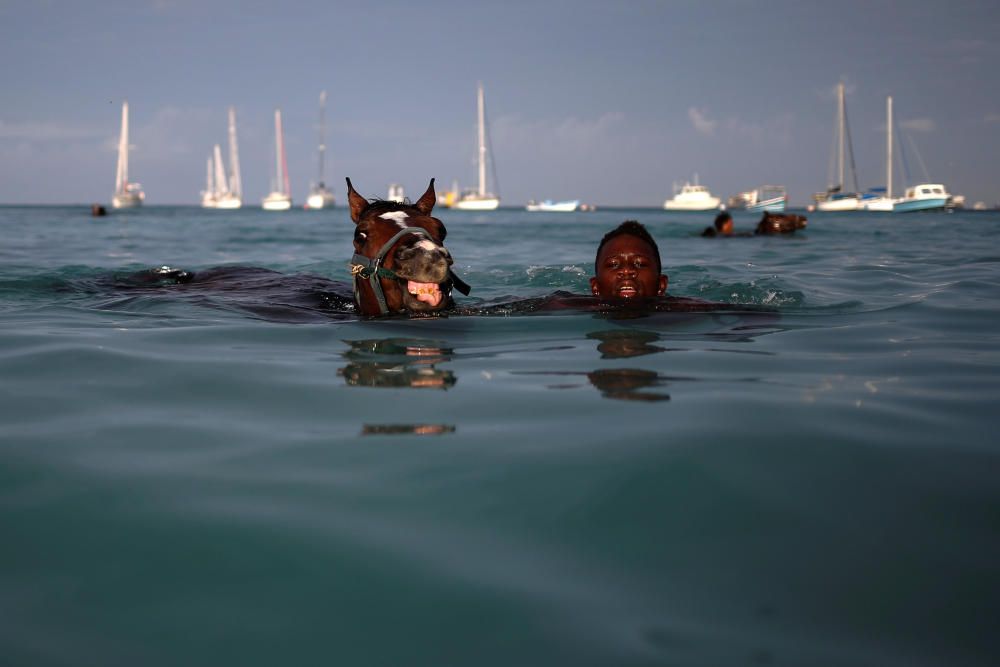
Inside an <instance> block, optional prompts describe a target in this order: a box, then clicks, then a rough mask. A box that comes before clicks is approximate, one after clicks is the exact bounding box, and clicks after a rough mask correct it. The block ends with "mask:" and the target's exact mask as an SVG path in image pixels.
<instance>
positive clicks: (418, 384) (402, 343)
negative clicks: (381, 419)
mask: <svg viewBox="0 0 1000 667" xmlns="http://www.w3.org/2000/svg"><path fill="white" fill-rule="evenodd" d="M346 342H347V343H348V345H350V349H348V350H347V351H346V352H344V353H343V354H344V358H345V359H347V360H348V362H349V363H348V364H347V365H346V366H344V367H343V368H340V369H338V370H337V374H338V375H340V376H341V377H343V378H344V381H345V382H346V383H347V384H348V386H350V387H376V388H393V389H398V388H406V389H450V388H451V387H454V386H455V382H456V379H455V374H454V373H452V372H451V371H448V370H442V369H440V368H436V367H435V364H439V363H441V362H444V361H449V360H450V359H451V355H452V354H453V350H452V349H451V348H448V347H443V346H442V345H441V343H440V342H439V341H433V340H421V339H410V338H384V339H366V340H351V341H346ZM454 432H455V427H454V425H452V424H364V425H363V426H362V427H361V435H445V434H448V433H454Z"/></svg>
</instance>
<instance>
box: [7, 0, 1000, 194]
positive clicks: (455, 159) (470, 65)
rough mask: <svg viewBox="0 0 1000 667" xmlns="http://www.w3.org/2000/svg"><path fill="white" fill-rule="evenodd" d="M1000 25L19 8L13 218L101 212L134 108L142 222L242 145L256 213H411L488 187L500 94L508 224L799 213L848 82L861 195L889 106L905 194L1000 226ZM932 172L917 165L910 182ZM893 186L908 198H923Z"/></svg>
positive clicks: (690, 13) (299, 0)
mask: <svg viewBox="0 0 1000 667" xmlns="http://www.w3.org/2000/svg"><path fill="white" fill-rule="evenodd" d="M998 36H1000V3H997V2H996V0H988V1H979V0H970V1H963V0H957V1H954V2H950V3H941V2H936V1H935V2H930V1H925V0H911V1H906V2H903V1H898V2H897V1H886V0H870V1H865V2H857V1H853V0H848V1H841V2H838V3H831V2H812V1H809V0H800V1H793V2H785V1H783V0H774V1H760V0H718V1H714V0H700V1H697V0H696V1H690V2H689V1H686V0H685V1H680V0H678V1H667V0H663V1H654V0H621V1H618V2H607V0H599V1H593V2H592V1H590V0H579V1H569V0H561V1H547V0H532V1H529V2H522V1H521V0H505V1H504V2H495V1H494V2H474V1H471V0H466V1H464V2H450V1H441V2H434V1H428V2H418V1H416V0H410V1H400V2H386V1H382V0H365V1H363V2H341V1H340V0H324V1H316V2H313V1H307V0H282V1H280V2H276V1H275V0H269V1H267V2H258V1H257V0H218V1H215V0H131V1H128V2H122V1H119V0H102V2H99V3H91V2H76V1H73V0H0V61H2V62H3V63H4V64H3V67H0V101H2V103H0V204H11V203H43V204H48V203H92V202H108V201H110V197H111V194H112V190H113V188H114V176H115V163H116V146H117V142H118V132H119V124H120V116H121V103H122V101H123V100H127V101H128V102H129V107H130V115H131V132H130V134H131V141H130V143H131V145H132V150H131V154H130V176H131V177H132V180H134V181H139V182H141V183H142V184H143V187H144V189H145V191H146V202H147V204H196V203H197V202H198V201H199V192H200V191H201V190H202V189H203V188H204V184H205V161H206V158H207V157H208V155H209V153H210V151H211V149H212V146H213V145H214V144H215V143H220V144H222V146H223V152H225V150H226V148H225V146H226V122H227V121H226V110H227V108H228V107H229V106H234V107H235V108H236V111H237V122H238V128H239V146H240V163H241V170H242V174H243V183H244V193H245V202H246V203H247V204H251V203H256V202H258V201H259V199H260V198H261V197H263V196H264V195H265V194H267V192H268V191H269V189H270V183H271V180H272V178H273V169H274V167H273V165H274V158H273V151H274V136H273V112H274V109H275V108H281V110H282V115H283V119H284V127H285V140H286V150H287V156H288V165H289V176H290V180H291V186H292V195H293V198H294V200H295V201H296V203H297V204H298V203H303V202H304V200H305V197H306V195H307V193H308V190H309V187H310V183H311V182H312V181H315V180H316V179H317V175H318V174H317V172H318V165H317V143H318V114H319V110H318V109H319V94H320V92H321V91H323V90H325V91H327V95H328V101H327V128H326V132H327V140H326V143H327V153H326V179H325V180H326V181H327V183H328V184H330V185H332V187H333V190H334V193H335V195H336V196H337V198H338V201H340V202H343V200H344V191H345V189H344V177H345V176H349V177H350V178H351V180H352V182H353V183H354V184H355V187H356V188H357V189H358V190H359V191H360V192H361V193H362V194H364V195H366V196H385V194H386V188H387V186H388V184H389V183H393V182H398V183H401V184H403V185H404V187H405V188H406V191H407V194H409V195H411V196H412V197H414V198H415V197H416V196H419V194H420V193H422V192H423V190H424V188H425V187H426V185H427V182H428V181H429V179H430V178H432V177H434V178H436V179H437V184H438V189H439V190H440V189H444V188H449V187H450V186H451V185H452V183H454V182H457V183H458V184H459V186H460V187H468V186H473V185H474V184H475V178H476V169H475V162H474V158H475V148H476V146H475V132H476V85H477V83H478V82H482V83H483V86H484V88H485V91H486V108H487V115H488V118H489V131H490V138H491V144H492V148H493V151H492V153H493V155H492V156H493V160H494V162H495V164H496V179H495V182H494V181H493V180H491V187H493V186H495V189H497V190H498V191H499V194H500V195H501V198H502V203H503V205H520V204H523V203H524V202H526V201H527V200H529V199H545V198H552V199H581V200H583V201H584V202H588V203H593V204H596V205H599V206H660V205H662V203H663V201H664V199H666V198H668V197H669V196H671V195H672V193H673V188H674V184H675V183H676V184H680V183H682V182H684V181H685V180H691V179H693V178H694V175H695V174H697V177H698V179H699V181H700V182H701V183H702V184H703V185H706V186H707V187H708V188H709V189H710V190H711V191H712V192H713V193H714V194H716V195H719V196H721V197H723V198H725V197H728V196H729V195H732V194H735V193H737V192H740V191H743V190H747V189H750V188H753V187H756V186H759V185H762V184H765V183H766V184H782V185H785V186H786V187H787V188H788V192H789V197H790V200H791V202H792V204H793V205H805V204H806V203H807V202H808V201H809V199H810V196H811V194H812V193H814V192H816V191H821V190H823V189H825V188H826V187H827V185H828V181H829V178H830V156H831V149H832V147H833V137H834V125H835V122H834V121H835V116H836V96H835V89H836V86H837V83H838V82H841V81H842V82H844V83H845V85H846V90H847V114H848V121H849V123H850V129H851V135H852V140H853V147H854V154H855V164H856V166H857V172H858V181H859V185H860V187H861V189H866V188H868V187H872V186H878V185H884V184H885V125H886V122H885V100H886V96H887V95H892V96H893V99H894V107H895V116H896V122H897V124H899V125H900V126H901V127H902V128H903V136H904V146H905V149H906V150H907V156H908V162H909V166H910V170H911V180H913V181H923V180H924V174H923V171H922V170H921V169H920V168H919V163H920V161H922V162H923V164H924V165H926V170H927V176H929V178H930V180H931V181H932V182H942V183H944V184H945V185H946V186H947V187H948V188H949V190H950V191H952V192H953V193H956V194H962V195H965V197H966V198H967V203H968V204H969V205H971V204H972V203H973V202H975V201H984V202H986V203H988V204H990V205H992V204H994V203H997V202H1000V168H998V164H1000V160H998V157H997V156H998V155H1000V86H998V82H1000V74H998V72H1000V39H998ZM917 156H919V159H918V158H917ZM900 171H901V170H899V169H897V173H896V175H895V176H894V180H895V184H896V188H897V190H898V188H899V186H900V184H901V183H903V181H904V174H902V173H899V172H900Z"/></svg>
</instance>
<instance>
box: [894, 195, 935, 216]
mask: <svg viewBox="0 0 1000 667" xmlns="http://www.w3.org/2000/svg"><path fill="white" fill-rule="evenodd" d="M947 203H948V198H947V197H932V198H927V199H909V200H904V201H898V202H896V205H895V206H893V207H892V212H893V213H913V212H914V211H933V210H934V209H939V208H944V207H945V204H947Z"/></svg>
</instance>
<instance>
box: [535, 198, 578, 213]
mask: <svg viewBox="0 0 1000 667" xmlns="http://www.w3.org/2000/svg"><path fill="white" fill-rule="evenodd" d="M579 207H580V200H579V199H568V200H565V201H552V200H551V199H546V200H545V201H539V202H536V201H535V200H531V201H529V202H528V205H527V206H525V207H524V208H525V210H528V211H535V212H538V211H545V212H557V213H572V212H573V211H575V210H576V209H577V208H579Z"/></svg>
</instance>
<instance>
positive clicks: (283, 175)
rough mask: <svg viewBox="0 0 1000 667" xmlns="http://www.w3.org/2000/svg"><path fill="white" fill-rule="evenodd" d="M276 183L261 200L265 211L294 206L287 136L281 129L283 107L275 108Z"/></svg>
mask: <svg viewBox="0 0 1000 667" xmlns="http://www.w3.org/2000/svg"><path fill="white" fill-rule="evenodd" d="M274 173H275V177H274V185H273V189H272V190H271V192H270V194H268V195H267V196H266V197H264V199H263V200H262V201H261V208H263V209H264V210H265V211H287V210H288V209H290V208H291V207H292V195H291V194H290V193H291V187H290V186H289V184H288V162H287V160H286V159H285V136H284V133H283V132H282V129H281V109H275V110H274Z"/></svg>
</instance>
